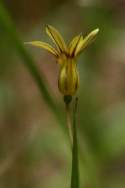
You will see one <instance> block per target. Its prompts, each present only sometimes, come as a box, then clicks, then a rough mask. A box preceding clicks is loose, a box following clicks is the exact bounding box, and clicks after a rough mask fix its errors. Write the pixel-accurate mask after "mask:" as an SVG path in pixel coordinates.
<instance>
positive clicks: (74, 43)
mask: <svg viewBox="0 0 125 188" xmlns="http://www.w3.org/2000/svg"><path fill="white" fill-rule="evenodd" d="M82 40H83V37H82V35H81V34H80V35H77V36H76V37H74V38H73V39H72V40H71V42H70V43H69V46H68V49H69V54H70V56H73V55H74V53H75V50H76V49H77V46H78V44H79V43H80V41H82Z"/></svg>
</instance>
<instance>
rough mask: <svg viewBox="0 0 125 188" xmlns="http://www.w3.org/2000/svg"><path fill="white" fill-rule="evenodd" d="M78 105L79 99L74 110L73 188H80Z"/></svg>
mask: <svg viewBox="0 0 125 188" xmlns="http://www.w3.org/2000/svg"><path fill="white" fill-rule="evenodd" d="M77 104H78V98H76V99H75V104H74V108H73V147H72V174H71V188H79V160H78V142H77V127H76V119H77Z"/></svg>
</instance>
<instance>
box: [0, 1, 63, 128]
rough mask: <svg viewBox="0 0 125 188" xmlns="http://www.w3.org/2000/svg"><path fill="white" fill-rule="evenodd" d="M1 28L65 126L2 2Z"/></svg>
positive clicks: (59, 120)
mask: <svg viewBox="0 0 125 188" xmlns="http://www.w3.org/2000/svg"><path fill="white" fill-rule="evenodd" d="M0 27H1V28H2V29H3V30H4V31H5V33H6V34H7V35H8V36H9V37H10V39H11V41H12V45H14V47H15V48H16V50H17V52H18V54H19V55H20V57H21V58H22V59H23V62H24V65H25V66H26V67H27V69H28V71H29V72H30V74H31V75H32V77H33V79H34V81H35V83H36V85H37V86H38V88H39V90H40V93H41V95H42V97H43V98H44V100H45V102H46V103H47V104H48V106H49V108H50V109H51V111H52V112H53V113H54V115H55V117H56V119H57V120H58V122H59V123H60V124H63V118H62V115H61V113H60V110H59V109H58V107H57V105H56V103H55V102H54V100H53V98H52V96H51V95H50V93H52V92H49V91H48V88H47V85H46V83H45V80H44V76H43V75H42V72H40V73H39V70H38V69H37V67H36V66H35V63H34V61H33V59H32V57H31V55H30V54H29V53H28V52H27V51H26V49H25V48H24V45H23V43H22V41H21V40H20V39H19V37H18V34H17V32H16V29H15V25H14V24H13V22H12V21H11V19H10V16H9V14H8V12H7V10H6V9H5V8H4V6H3V4H2V3H1V2H0ZM62 127H63V126H62Z"/></svg>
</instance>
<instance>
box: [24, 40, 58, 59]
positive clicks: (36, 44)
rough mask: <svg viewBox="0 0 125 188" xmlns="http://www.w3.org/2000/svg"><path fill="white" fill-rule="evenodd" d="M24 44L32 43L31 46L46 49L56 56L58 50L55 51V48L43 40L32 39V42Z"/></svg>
mask: <svg viewBox="0 0 125 188" xmlns="http://www.w3.org/2000/svg"><path fill="white" fill-rule="evenodd" d="M24 44H29V45H32V46H34V47H37V48H43V49H46V50H47V51H48V52H50V53H51V54H53V55H55V56H58V52H57V51H56V49H54V48H53V47H52V46H50V45H49V44H47V43H45V42H41V41H32V42H25V43H24Z"/></svg>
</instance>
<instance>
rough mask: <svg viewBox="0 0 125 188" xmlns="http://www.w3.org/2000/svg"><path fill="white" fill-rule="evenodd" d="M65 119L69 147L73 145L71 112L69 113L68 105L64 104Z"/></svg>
mask: <svg viewBox="0 0 125 188" xmlns="http://www.w3.org/2000/svg"><path fill="white" fill-rule="evenodd" d="M66 116H67V117H66V119H67V127H68V131H69V137H70V143H71V146H72V144H73V135H72V122H71V111H70V104H66Z"/></svg>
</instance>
